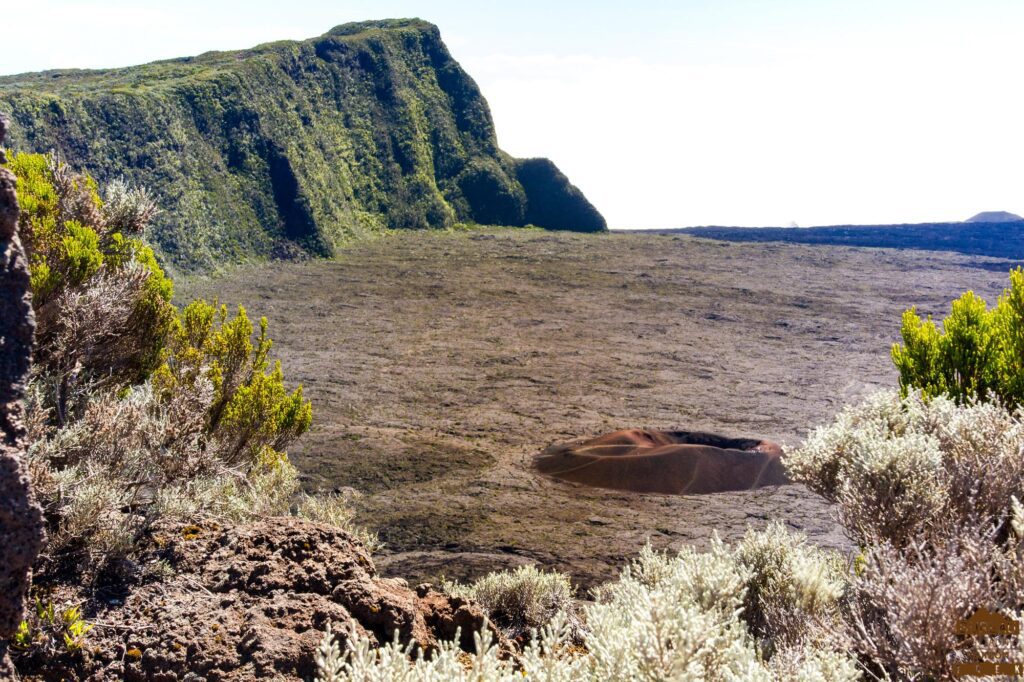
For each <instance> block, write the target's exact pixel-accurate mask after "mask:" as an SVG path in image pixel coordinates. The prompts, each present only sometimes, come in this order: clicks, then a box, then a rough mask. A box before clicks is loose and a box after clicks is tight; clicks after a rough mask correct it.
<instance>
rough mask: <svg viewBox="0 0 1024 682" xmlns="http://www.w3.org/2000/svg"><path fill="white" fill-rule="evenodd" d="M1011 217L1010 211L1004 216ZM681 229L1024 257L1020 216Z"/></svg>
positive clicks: (707, 234) (751, 238)
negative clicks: (959, 220)
mask: <svg viewBox="0 0 1024 682" xmlns="http://www.w3.org/2000/svg"><path fill="white" fill-rule="evenodd" d="M1008 215H1012V214H1008ZM650 232H663V233H666V232H667V233H682V234H689V235H693V236H695V237H704V238H707V239H720V240H723V241H735V242H786V243H790V244H821V245H830V246H862V247H872V248H886V249H919V250H924V251H955V252H957V253H964V254H969V255H973V256H991V257H994V258H1007V259H1012V260H1015V261H1024V220H1021V219H1019V218H1018V219H1015V220H1011V221H1008V222H963V223H917V224H907V225H831V226H828V227H801V228H794V227H710V226H709V227H684V228H678V229H674V230H650ZM1000 267H1001V266H1000Z"/></svg>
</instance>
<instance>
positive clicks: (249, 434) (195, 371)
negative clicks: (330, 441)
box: [153, 300, 313, 466]
mask: <svg viewBox="0 0 1024 682" xmlns="http://www.w3.org/2000/svg"><path fill="white" fill-rule="evenodd" d="M253 332H254V329H253V325H252V322H250V321H249V317H248V316H247V315H246V313H245V309H244V308H243V307H241V306H239V307H238V314H237V315H236V316H235V317H233V318H231V317H229V316H228V310H227V306H223V305H222V306H218V305H217V304H216V302H214V303H212V304H211V303H207V302H206V301H202V300H197V301H193V302H192V303H190V304H189V305H187V306H186V307H185V309H184V310H182V311H181V314H180V315H179V316H178V318H177V319H175V320H174V322H173V324H172V326H171V330H170V334H169V335H168V339H167V345H166V348H165V349H164V353H163V360H164V361H163V364H162V365H161V366H160V367H159V369H158V370H157V371H156V372H155V373H154V376H153V384H154V386H155V388H156V389H157V391H158V393H159V394H160V395H161V396H163V397H164V398H165V400H168V401H169V400H171V397H172V396H173V395H174V393H175V392H176V391H182V390H186V391H187V390H191V389H192V388H194V387H195V385H196V382H197V380H199V379H200V378H204V379H207V380H209V381H210V382H211V384H212V385H213V391H214V393H213V401H212V403H211V404H210V407H209V409H208V411H207V417H206V419H207V432H208V433H209V435H210V436H211V439H215V440H216V441H217V442H218V444H219V448H218V450H219V451H218V456H219V457H220V459H221V460H222V461H223V462H224V463H225V464H228V465H234V464H238V463H242V462H245V463H248V464H249V465H253V466H254V465H256V464H257V463H259V462H261V461H266V460H267V459H268V458H269V459H274V458H275V457H280V456H281V453H282V452H283V450H284V448H286V447H287V445H288V444H289V443H290V442H292V441H294V440H295V439H296V438H298V437H299V436H301V435H302V434H303V433H305V431H306V430H307V429H308V428H309V425H310V423H311V422H312V418H313V412H312V407H311V406H310V403H309V401H307V400H304V399H303V397H302V386H299V387H298V388H296V389H295V390H294V391H293V392H291V393H289V392H288V391H287V390H286V389H285V387H284V376H283V374H282V372H281V363H280V362H276V363H274V367H273V369H270V370H269V372H268V369H269V363H268V359H267V357H268V355H269V353H270V348H271V345H272V342H271V340H270V338H269V337H268V336H267V318H265V317H264V318H261V319H260V330H259V334H258V335H256V337H255V340H254V338H253Z"/></svg>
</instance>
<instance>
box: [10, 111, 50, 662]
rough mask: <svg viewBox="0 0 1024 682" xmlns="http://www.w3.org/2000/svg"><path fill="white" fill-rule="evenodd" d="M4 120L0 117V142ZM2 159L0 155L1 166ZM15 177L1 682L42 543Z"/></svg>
mask: <svg viewBox="0 0 1024 682" xmlns="http://www.w3.org/2000/svg"><path fill="white" fill-rule="evenodd" d="M6 132H7V122H6V121H5V120H4V119H3V118H0V144H2V143H3V141H4V135H5V134H6ZM5 161H6V159H5V158H4V156H3V152H2V151H0V163H4V162H5ZM14 187H15V182H14V176H13V175H11V173H10V172H9V171H7V170H6V169H4V168H0V430H2V431H3V434H2V435H3V440H2V441H0V678H3V679H5V678H6V677H7V676H8V675H10V674H11V670H10V662H9V661H8V660H7V639H8V638H9V637H10V636H11V635H12V634H13V632H14V630H15V628H17V627H18V624H19V623H20V622H21V620H22V606H23V603H24V599H25V592H26V590H27V589H28V584H29V575H30V569H31V567H32V562H33V561H35V558H36V555H38V554H39V549H40V547H41V546H42V541H43V523H42V512H41V510H40V509H39V505H38V504H36V502H35V500H34V499H33V498H32V492H31V490H30V488H29V483H28V477H27V475H26V472H25V469H24V466H23V462H22V454H23V453H22V450H21V445H22V443H21V440H22V438H23V437H24V426H23V425H22V407H21V399H22V398H23V397H24V390H25V377H26V375H27V374H28V369H29V364H30V362H31V355H32V335H33V333H34V331H35V322H34V319H33V316H32V304H31V301H30V300H29V293H28V288H29V279H28V264H27V263H26V261H25V252H24V251H23V250H22V248H21V242H20V241H19V239H18V233H17V227H18V202H17V199H16V197H15V194H14Z"/></svg>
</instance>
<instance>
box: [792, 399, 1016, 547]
mask: <svg viewBox="0 0 1024 682" xmlns="http://www.w3.org/2000/svg"><path fill="white" fill-rule="evenodd" d="M1022 453H1024V420H1022V417H1021V413H1020V412H1016V413H1011V412H1008V411H1007V410H1005V409H1004V408H1003V407H1001V406H1000V405H998V404H994V403H970V404H965V405H957V404H956V403H955V402H954V401H952V400H950V399H948V398H945V397H942V396H937V397H933V398H930V399H928V400H924V399H922V398H921V397H920V395H917V394H911V395H909V396H907V397H905V398H902V397H900V395H899V393H897V392H896V391H883V392H880V393H877V394H875V395H873V396H871V397H869V398H868V399H867V400H865V401H864V402H863V403H861V404H859V405H855V406H851V407H847V408H846V409H844V410H843V411H842V412H841V413H840V414H839V415H838V416H837V417H836V419H835V422H834V423H833V424H831V425H828V426H824V427H821V428H818V429H817V430H815V431H814V432H812V433H811V435H810V436H809V437H808V438H807V441H806V442H805V443H804V445H803V446H802V447H800V448H798V449H796V450H794V451H792V452H790V453H788V454H787V457H786V467H787V469H788V470H789V472H790V474H791V475H792V476H793V478H794V479H796V480H798V481H800V482H802V483H805V484H806V485H807V486H808V487H809V488H811V489H812V490H814V491H815V492H817V493H819V494H821V495H822V496H824V497H826V498H827V499H829V500H832V501H834V502H837V503H838V505H839V511H840V517H841V520H842V522H843V524H844V525H845V526H846V527H847V529H848V530H849V531H850V532H851V533H852V534H853V536H854V538H855V539H856V540H857V541H858V542H859V543H860V544H862V545H868V544H872V543H875V542H881V541H888V542H892V543H895V544H897V545H902V544H906V543H907V542H908V541H909V540H911V539H913V538H915V537H919V536H921V535H922V534H933V533H938V534H949V533H950V532H953V533H955V532H957V528H959V527H961V526H963V525H972V526H979V525H982V524H983V523H993V522H994V523H1001V522H1003V521H1004V520H1009V519H1008V517H1007V510H1008V509H1009V508H1010V506H1011V498H1012V497H1013V496H1014V495H1016V496H1018V497H1020V495H1021V493H1022V492H1024V454H1022Z"/></svg>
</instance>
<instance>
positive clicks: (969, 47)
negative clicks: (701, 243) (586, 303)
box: [0, 0, 1024, 228]
mask: <svg viewBox="0 0 1024 682" xmlns="http://www.w3.org/2000/svg"><path fill="white" fill-rule="evenodd" d="M3 14H4V26H3V31H2V33H3V38H4V39H3V44H2V47H0V74H11V73H21V72H25V71H38V70H43V69H51V68H71V67H77V68H103V67H114V66H127V65H131V64H139V63H143V62H147V61H153V60H157V59H167V58H172V57H181V56H187V55H193V54H199V53H201V52H205V51H208V50H214V49H217V50H227V49H238V48H245V47H251V46H253V45H256V44H259V43H261V42H268V41H272V40H280V39H288V38H292V39H304V38H309V37H313V36H316V35H319V34H321V33H324V32H325V31H327V30H328V29H330V28H331V27H333V26H336V25H338V24H342V23H345V22H349V21H360V20H365V19H379V18H386V17H419V18H422V19H426V20H428V21H431V22H433V23H435V24H437V25H438V26H439V27H440V29H441V35H442V37H443V38H444V39H445V42H446V43H447V45H448V47H449V49H450V51H451V52H452V54H453V56H454V57H455V58H456V59H457V60H458V61H459V62H460V63H461V64H462V66H463V67H464V68H465V69H466V70H467V71H468V72H469V74H470V75H471V76H473V78H474V79H475V80H476V82H477V83H478V84H479V86H480V88H481V90H482V91H483V94H484V96H485V97H486V98H487V100H488V102H489V104H490V106H491V111H492V114H493V116H494V120H495V125H496V128H497V133H498V142H499V144H500V145H501V147H502V148H503V149H505V150H506V151H507V152H509V153H511V154H513V155H514V156H520V157H532V156H546V157H549V158H551V159H552V160H554V161H555V163H557V164H558V165H559V167H560V168H561V169H562V170H563V171H564V172H565V173H566V175H568V176H569V178H570V180H571V181H572V182H573V183H574V184H576V185H577V186H578V187H579V188H580V189H582V190H583V191H584V193H585V194H586V195H587V196H588V198H590V200H591V201H592V202H593V203H594V205H595V206H597V208H598V209H599V210H600V211H601V212H602V213H603V214H604V215H605V217H606V218H607V220H608V223H609V226H610V227H613V228H668V227H684V226H691V225H750V226H760V225H788V224H791V223H795V224H798V225H801V226H809V225H829V224H851V223H900V222H927V221H944V220H962V219H965V218H968V217H969V216H971V215H973V214H974V213H977V212H979V211H988V210H1005V211H1011V212H1014V213H1018V214H1021V215H1024V163H1022V159H1024V87H1022V85H1021V70H1022V69H1021V67H1022V66H1024V58H1022V56H1021V53H1020V46H1021V45H1022V44H1024V2H1021V0H958V1H955V2H954V1H950V0H921V1H918V0H884V1H878V0H857V1H856V2H851V1H850V0H841V1H836V0H771V1H769V0H675V1H674V2H659V1H655V0H633V1H632V2H629V3H626V2H605V1H603V0H591V1H589V2H576V1H571V2H556V1H555V0H547V1H544V0H516V1H515V2H507V1H506V2H487V1H485V0H477V1H475V2H469V1H454V0H449V1H438V2H425V1H420V2H410V1H390V0H376V1H374V2H344V1H340V0H331V1H328V0H323V1H321V0H288V1H287V2H282V1H281V0H276V1H274V2H269V1H265V0H246V1H245V2H239V1H235V0H225V1H218V0H176V1H175V2H143V1H141V0H134V1H127V0H82V1H77V0H76V1H72V0H33V1H32V2H19V3H10V4H9V5H8V6H5V7H4V8H3Z"/></svg>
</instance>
